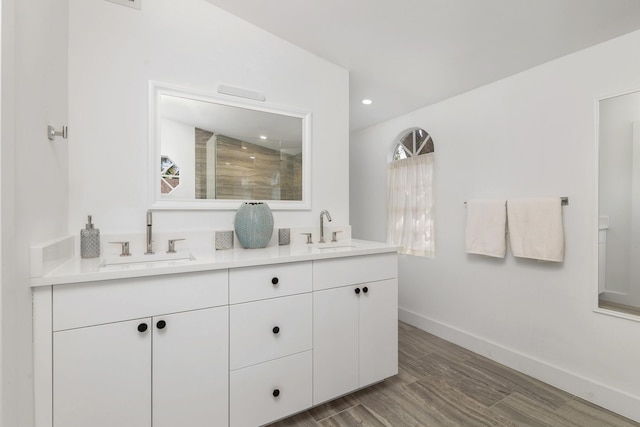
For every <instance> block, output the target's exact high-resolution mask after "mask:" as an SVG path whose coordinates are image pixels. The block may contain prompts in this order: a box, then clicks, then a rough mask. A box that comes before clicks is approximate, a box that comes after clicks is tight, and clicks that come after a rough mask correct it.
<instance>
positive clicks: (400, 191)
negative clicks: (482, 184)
mask: <svg viewBox="0 0 640 427" xmlns="http://www.w3.org/2000/svg"><path fill="white" fill-rule="evenodd" d="M392 159H393V160H392V161H391V163H389V176H388V196H387V242H388V243H391V244H394V245H398V246H400V247H401V249H400V253H404V254H407V255H418V256H426V257H433V256H434V255H435V236H434V221H433V219H434V218H433V163H434V144H433V140H432V139H431V135H429V133H427V131H425V130H424V129H421V128H410V129H407V130H405V131H404V132H402V133H401V134H400V135H398V137H397V138H396V140H395V144H394V148H393V156H392Z"/></svg>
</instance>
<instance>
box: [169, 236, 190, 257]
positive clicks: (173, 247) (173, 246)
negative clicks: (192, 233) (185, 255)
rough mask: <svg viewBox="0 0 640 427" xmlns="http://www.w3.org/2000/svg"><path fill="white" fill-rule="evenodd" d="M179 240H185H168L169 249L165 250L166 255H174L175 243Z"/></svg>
mask: <svg viewBox="0 0 640 427" xmlns="http://www.w3.org/2000/svg"><path fill="white" fill-rule="evenodd" d="M180 240H186V239H184V238H181V239H169V248H168V249H167V253H168V254H175V253H176V242H179V241H180Z"/></svg>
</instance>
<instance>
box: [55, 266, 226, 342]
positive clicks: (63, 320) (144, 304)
mask: <svg viewBox="0 0 640 427" xmlns="http://www.w3.org/2000/svg"><path fill="white" fill-rule="evenodd" d="M227 284H228V272H227V270H220V271H213V272H211V271H208V272H202V273H188V274H175V275H165V276H149V277H140V278H135V279H121V280H105V281H101V282H91V283H77V284H69V285H58V286H54V287H53V330H54V331H59V330H63V329H72V328H79V327H83V326H90V325H98V324H103V323H110V322H117V321H122V320H129V319H137V318H141V317H151V316H155V315H159V314H166V313H175V312H180V311H188V310H195V309H201V308H207V307H215V306H219V305H225V304H227V303H228V299H229V297H228V285H227Z"/></svg>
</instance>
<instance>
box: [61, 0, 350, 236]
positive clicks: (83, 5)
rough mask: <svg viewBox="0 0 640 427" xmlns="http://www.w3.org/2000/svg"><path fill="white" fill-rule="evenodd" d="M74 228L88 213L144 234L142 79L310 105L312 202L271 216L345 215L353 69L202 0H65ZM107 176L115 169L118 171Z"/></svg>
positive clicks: (200, 222)
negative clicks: (133, 3)
mask: <svg viewBox="0 0 640 427" xmlns="http://www.w3.org/2000/svg"><path fill="white" fill-rule="evenodd" d="M69 9H70V11H69V126H70V127H69V129H70V137H69V163H70V173H69V198H70V202H69V208H70V209H69V211H70V215H69V229H70V230H71V232H72V233H75V232H77V231H76V230H78V229H80V228H81V227H82V225H83V223H84V221H85V217H86V215H87V214H88V213H91V214H93V218H94V221H95V223H96V227H98V228H100V229H101V232H102V233H103V234H107V233H138V232H139V233H143V232H144V229H145V228H144V225H145V222H144V221H145V211H146V209H147V208H148V202H147V201H148V188H147V163H148V162H147V145H148V141H147V138H148V81H149V80H154V81H158V82H162V83H168V84H170V85H175V86H182V87H187V88H192V89H198V90H202V91H205V92H208V93H215V91H216V87H217V85H218V84H226V85H231V86H237V87H242V88H247V89H250V90H255V91H258V92H261V93H263V94H264V95H265V96H266V98H267V102H268V103H269V104H274V105H280V106H284V107H293V108H297V109H302V110H307V111H311V112H312V114H313V134H312V146H313V147H312V151H313V153H312V156H313V164H312V173H313V178H312V186H313V188H312V210H310V211H303V212H275V213H274V217H275V225H276V227H278V226H301V225H316V226H317V222H318V216H319V213H320V211H321V210H322V209H328V210H329V211H330V212H331V214H332V216H333V218H334V222H335V223H336V224H347V223H348V220H349V200H348V191H349V188H348V184H347V183H348V179H349V175H348V167H349V164H348V157H347V155H346V153H347V146H348V138H349V134H348V132H349V130H348V121H349V113H348V108H349V105H348V84H349V76H348V72H347V71H346V70H344V69H342V68H340V67H338V66H336V65H333V64H331V63H329V62H327V61H325V60H323V59H321V58H319V57H317V56H314V55H312V54H310V53H308V52H306V51H303V50H302V49H300V48H298V47H295V46H293V45H291V44H289V43H286V42H284V41H282V40H281V39H278V38H276V37H275V36H273V35H270V34H269V33H266V32H264V31H262V30H260V29H258V28H257V27H254V26H252V25H250V24H248V23H246V22H244V21H241V20H239V19H238V18H236V17H234V16H232V15H230V14H228V13H227V12H224V11H222V10H220V9H218V8H216V7H214V6H212V5H211V4H210V3H208V2H206V1H205V0H180V1H175V0H154V1H145V2H143V3H142V10H141V11H139V10H136V9H133V8H128V7H123V6H120V5H117V4H114V3H111V2H107V1H104V0H69ZM114 176H119V177H122V178H121V179H119V180H117V179H114V178H113V177H114ZM234 214H235V212H233V211H208V212H204V211H199V212H196V211H194V212H175V211H162V212H158V213H156V214H155V215H154V229H155V230H158V231H163V230H164V231H173V230H200V229H209V230H213V229H224V228H227V229H228V228H230V227H232V226H233V217H234Z"/></svg>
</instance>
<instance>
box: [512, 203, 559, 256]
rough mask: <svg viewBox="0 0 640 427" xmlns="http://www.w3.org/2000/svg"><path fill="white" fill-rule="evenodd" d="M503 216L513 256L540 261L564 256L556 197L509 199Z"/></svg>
mask: <svg viewBox="0 0 640 427" xmlns="http://www.w3.org/2000/svg"><path fill="white" fill-rule="evenodd" d="M507 217H508V222H509V242H510V243H511V252H513V256H517V257H521V258H533V259H538V260H542V261H555V262H562V261H563V260H564V230H563V228H562V200H561V199H560V197H549V198H540V199H512V200H509V201H507Z"/></svg>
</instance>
